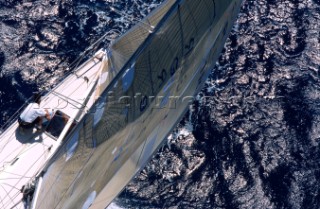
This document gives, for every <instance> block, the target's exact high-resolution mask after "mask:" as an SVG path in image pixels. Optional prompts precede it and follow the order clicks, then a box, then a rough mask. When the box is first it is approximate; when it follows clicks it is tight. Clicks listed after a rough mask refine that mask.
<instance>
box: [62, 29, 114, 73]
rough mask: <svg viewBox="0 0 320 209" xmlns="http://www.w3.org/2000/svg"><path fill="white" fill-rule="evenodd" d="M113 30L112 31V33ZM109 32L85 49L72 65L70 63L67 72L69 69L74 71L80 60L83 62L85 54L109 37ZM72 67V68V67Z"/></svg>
mask: <svg viewBox="0 0 320 209" xmlns="http://www.w3.org/2000/svg"><path fill="white" fill-rule="evenodd" d="M113 31H114V30H112V32H113ZM109 35H110V34H109V32H107V33H105V34H104V35H103V36H102V37H100V38H99V39H98V40H97V41H95V42H94V43H92V44H91V45H90V46H89V47H88V48H87V49H85V50H84V51H83V52H82V53H81V54H80V55H79V57H78V58H77V59H75V60H74V61H73V62H72V63H70V65H69V67H67V70H69V69H74V68H76V67H78V66H79V63H80V62H81V60H83V58H84V57H85V55H86V53H87V52H89V51H92V50H93V48H94V46H95V45H98V44H100V43H101V42H102V41H103V39H105V38H106V37H107V36H109ZM72 65H74V66H72Z"/></svg>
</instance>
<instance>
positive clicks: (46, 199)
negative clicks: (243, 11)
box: [36, 0, 241, 208]
mask: <svg viewBox="0 0 320 209" xmlns="http://www.w3.org/2000/svg"><path fill="white" fill-rule="evenodd" d="M240 3H241V1H240V0H199V1H194V0H168V1H165V2H164V3H163V4H162V5H161V6H160V7H159V8H158V9H157V10H156V11H154V12H153V13H152V14H151V15H149V16H148V17H147V18H146V19H144V20H143V21H142V22H140V23H138V25H137V26H136V27H134V28H133V29H131V30H130V31H129V32H128V33H126V34H125V35H124V36H122V37H121V38H120V39H119V40H117V41H116V42H115V43H114V44H113V45H112V46H111V48H110V52H111V56H110V65H111V68H114V69H115V70H116V71H117V72H118V74H117V75H116V76H115V78H114V79H113V80H112V81H111V82H110V83H109V85H108V86H107V87H106V88H105V90H104V92H103V94H102V95H101V97H100V98H99V99H98V101H97V102H96V103H95V104H94V105H93V107H92V108H91V110H90V112H89V113H88V114H87V115H86V116H85V117H84V119H83V120H81V121H80V122H79V126H78V128H77V129H75V130H74V131H73V132H72V133H71V134H70V135H69V137H68V139H67V140H66V141H65V143H64V145H62V147H61V149H60V150H59V151H58V153H57V154H56V155H55V157H54V159H53V160H52V161H51V162H50V166H49V167H48V168H47V169H46V173H45V175H44V177H43V184H42V185H43V186H42V188H41V189H40V193H39V194H40V195H39V197H38V201H37V203H36V208H87V207H88V206H89V205H91V208H103V207H105V206H107V205H108V204H110V202H111V201H112V200H113V199H114V198H115V197H116V196H117V195H118V194H119V192H120V191H121V190H122V189H123V188H124V186H125V185H126V184H127V183H128V182H129V181H130V179H131V178H132V177H133V176H134V175H135V174H136V173H137V172H138V171H139V170H140V169H141V168H142V166H144V165H145V163H146V162H147V160H148V159H149V158H150V156H151V155H152V153H153V152H154V151H155V150H156V149H157V147H158V146H159V145H160V144H161V142H162V141H163V139H164V138H165V137H166V136H167V135H168V133H169V132H170V130H171V129H172V128H173V127H174V125H175V124H176V122H177V121H178V120H179V118H180V117H181V116H182V115H183V113H184V112H185V110H186V108H187V107H188V104H189V100H190V99H189V98H190V96H193V95H194V94H195V92H196V91H198V90H200V88H201V86H202V84H203V83H204V80H205V78H206V77H207V75H208V69H210V68H211V67H212V65H213V64H214V63H215V61H216V60H217V58H218V56H219V53H220V51H221V49H222V47H223V43H224V41H225V39H226V38H227V34H228V32H229V31H230V28H231V26H232V23H233V21H234V19H235V17H236V15H237V13H238V10H239V7H240ZM148 25H150V26H152V29H153V30H152V31H149V30H146V29H147V28H148Z"/></svg>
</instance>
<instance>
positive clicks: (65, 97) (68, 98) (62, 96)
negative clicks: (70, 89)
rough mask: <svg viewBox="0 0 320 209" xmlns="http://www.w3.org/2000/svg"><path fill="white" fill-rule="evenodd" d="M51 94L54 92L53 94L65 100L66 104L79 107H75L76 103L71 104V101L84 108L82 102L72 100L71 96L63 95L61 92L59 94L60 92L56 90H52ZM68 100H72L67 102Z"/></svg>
mask: <svg viewBox="0 0 320 209" xmlns="http://www.w3.org/2000/svg"><path fill="white" fill-rule="evenodd" d="M52 94H54V95H55V96H57V97H59V98H60V99H62V100H64V101H65V102H67V104H71V105H72V106H74V107H76V108H79V107H77V105H76V104H73V103H72V102H74V103H77V104H79V105H81V108H84V107H85V106H83V104H82V103H80V102H78V101H76V100H74V99H71V98H70V97H68V96H65V95H63V94H60V93H58V92H56V91H52ZM69 100H70V101H72V102H69Z"/></svg>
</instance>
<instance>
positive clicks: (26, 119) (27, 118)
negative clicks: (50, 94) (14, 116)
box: [18, 94, 50, 130]
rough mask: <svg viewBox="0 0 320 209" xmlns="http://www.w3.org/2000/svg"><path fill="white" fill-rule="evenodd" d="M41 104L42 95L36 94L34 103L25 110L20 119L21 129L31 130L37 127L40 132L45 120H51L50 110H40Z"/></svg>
mask: <svg viewBox="0 0 320 209" xmlns="http://www.w3.org/2000/svg"><path fill="white" fill-rule="evenodd" d="M40 102H41V96H40V94H34V95H33V102H32V103H30V104H29V105H28V106H27V107H26V109H24V110H23V112H22V113H21V115H20V116H19V118H18V122H19V126H20V127H21V128H24V129H30V128H33V127H34V126H35V127H36V128H37V129H38V130H40V129H41V128H42V120H43V118H44V117H45V118H46V119H47V120H50V114H49V112H48V110H46V109H43V108H40Z"/></svg>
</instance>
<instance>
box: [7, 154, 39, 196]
mask: <svg viewBox="0 0 320 209" xmlns="http://www.w3.org/2000/svg"><path fill="white" fill-rule="evenodd" d="M44 154H45V153H42V154H41V155H40V156H39V158H38V159H36V161H34V163H33V164H32V165H31V166H29V167H33V166H34V165H35V164H36V163H37V162H38V161H39V160H40V159H41V158H42V157H43V156H44ZM28 171H29V169H27V171H26V172H25V174H26V173H27V172H28ZM39 171H40V170H38V172H37V173H39ZM37 173H36V174H35V175H34V176H33V177H31V178H34V177H36V175H37ZM25 174H24V175H23V176H26V175H25ZM20 179H22V178H20ZM19 182H20V181H18V182H17V183H16V184H15V185H14V186H16V185H17V184H18V183H19ZM14 186H11V187H13V188H15V187H14ZM11 191H12V189H11V190H10V192H11ZM19 191H20V190H19Z"/></svg>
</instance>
